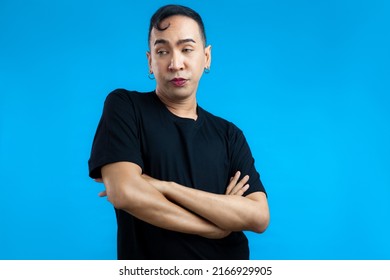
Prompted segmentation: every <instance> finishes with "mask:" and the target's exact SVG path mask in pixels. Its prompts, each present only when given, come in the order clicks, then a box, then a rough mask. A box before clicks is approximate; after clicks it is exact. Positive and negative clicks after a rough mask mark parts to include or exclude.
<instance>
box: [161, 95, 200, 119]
mask: <svg viewBox="0 0 390 280" xmlns="http://www.w3.org/2000/svg"><path fill="white" fill-rule="evenodd" d="M156 94H157V96H158V98H159V99H160V100H161V102H162V103H164V105H165V106H166V107H167V109H168V110H169V111H170V112H171V113H172V114H174V115H176V116H178V117H181V118H188V119H193V120H196V119H197V118H198V114H197V110H196V109H197V102H196V97H195V96H194V95H192V96H190V97H188V98H183V99H174V98H169V97H168V96H166V95H164V94H160V93H159V92H158V91H157V90H156Z"/></svg>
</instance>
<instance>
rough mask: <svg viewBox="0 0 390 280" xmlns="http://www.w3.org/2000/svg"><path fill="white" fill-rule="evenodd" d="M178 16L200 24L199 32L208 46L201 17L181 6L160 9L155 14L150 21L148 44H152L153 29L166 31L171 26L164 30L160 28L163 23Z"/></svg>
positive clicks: (168, 6) (167, 6)
mask: <svg viewBox="0 0 390 280" xmlns="http://www.w3.org/2000/svg"><path fill="white" fill-rule="evenodd" d="M177 15H179V16H185V17H189V18H192V19H193V20H195V21H196V22H197V23H198V25H199V30H200V33H201V35H202V39H203V43H204V45H205V46H206V31H205V28H204V24H203V20H202V18H201V16H200V15H199V14H198V13H197V12H195V11H194V10H193V9H191V8H188V7H185V6H181V5H166V6H163V7H161V8H159V9H158V10H157V11H156V12H155V13H154V14H153V16H152V17H151V19H150V25H149V34H148V44H150V34H151V32H152V29H153V28H155V29H157V30H159V31H164V30H166V29H168V28H169V25H168V26H166V27H164V28H161V26H160V24H161V22H162V21H163V20H165V19H166V18H169V17H171V16H177Z"/></svg>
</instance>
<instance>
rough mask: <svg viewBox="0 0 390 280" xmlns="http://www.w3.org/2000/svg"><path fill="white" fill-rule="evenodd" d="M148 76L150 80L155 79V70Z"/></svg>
mask: <svg viewBox="0 0 390 280" xmlns="http://www.w3.org/2000/svg"><path fill="white" fill-rule="evenodd" d="M148 78H149V79H150V80H154V79H155V78H154V74H153V72H150V73H149V74H148Z"/></svg>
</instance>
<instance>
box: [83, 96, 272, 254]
mask: <svg viewBox="0 0 390 280" xmlns="http://www.w3.org/2000/svg"><path fill="white" fill-rule="evenodd" d="M197 113H198V118H197V120H196V121H195V120H192V119H186V118H180V117H178V116H176V115H174V114H172V113H171V112H170V111H169V110H168V109H167V108H166V107H165V105H164V104H163V103H162V102H161V101H160V99H159V98H158V96H157V95H156V93H155V92H149V93H139V92H130V91H127V90H124V89H118V90H115V91H113V92H112V93H110V94H109V95H108V97H107V99H106V101H105V104H104V109H103V114H102V117H101V120H100V122H99V125H98V128H97V131H96V135H95V138H94V141H93V146H92V152H91V157H90V160H89V175H90V177H92V178H100V177H101V170H100V169H101V167H102V166H104V165H106V164H108V163H113V162H118V161H129V162H133V163H135V164H137V165H139V166H140V167H141V168H142V171H143V173H145V174H148V175H150V176H152V177H154V178H156V179H160V180H165V181H174V182H176V183H179V184H182V185H185V186H187V187H191V188H195V189H201V190H204V191H208V192H212V193H217V194H224V193H225V190H226V187H227V185H228V183H229V179H230V177H231V176H233V175H234V173H235V172H236V171H241V173H242V174H243V175H246V174H248V175H249V176H250V180H249V184H250V188H249V189H248V190H247V191H246V193H245V195H248V194H250V193H253V192H259V191H260V192H265V190H264V187H263V185H262V183H261V181H260V176H259V174H258V172H257V171H256V169H255V166H254V159H253V157H252V154H251V151H250V149H249V146H248V144H247V142H246V140H245V137H244V135H243V133H242V132H241V130H239V129H238V128H237V127H236V126H235V125H234V124H232V123H231V122H228V121H226V120H224V119H222V118H219V117H216V116H214V115H212V114H210V113H209V112H207V111H205V110H203V109H202V108H201V107H200V106H198V107H197ZM116 215H117V222H118V258H119V259H248V258H249V249H248V240H247V238H246V237H245V235H244V233H243V232H233V233H231V234H230V235H229V236H227V237H225V238H223V239H217V240H216V239H207V238H204V237H201V236H198V235H192V234H185V233H179V232H173V231H169V230H165V229H161V228H158V227H155V226H153V225H150V224H148V223H145V222H143V221H141V220H139V219H137V218H135V217H133V216H132V215H130V214H128V213H126V212H124V211H122V210H118V209H116Z"/></svg>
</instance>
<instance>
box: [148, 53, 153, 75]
mask: <svg viewBox="0 0 390 280" xmlns="http://www.w3.org/2000/svg"><path fill="white" fill-rule="evenodd" d="M146 58H147V59H148V66H149V73H153V70H152V55H151V53H150V51H147V52H146Z"/></svg>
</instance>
